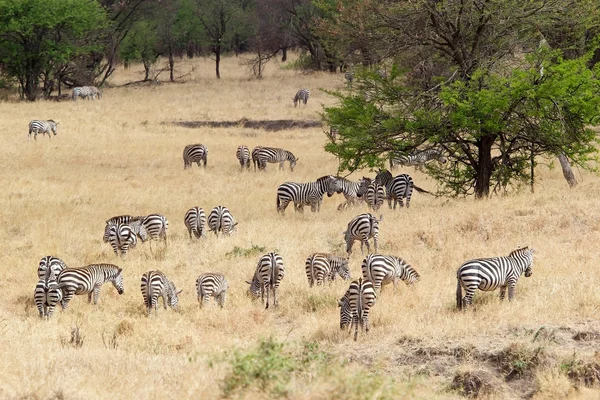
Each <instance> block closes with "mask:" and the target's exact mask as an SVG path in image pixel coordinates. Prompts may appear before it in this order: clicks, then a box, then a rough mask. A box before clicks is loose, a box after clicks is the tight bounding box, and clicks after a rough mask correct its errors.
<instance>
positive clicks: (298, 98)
mask: <svg viewBox="0 0 600 400" xmlns="http://www.w3.org/2000/svg"><path fill="white" fill-rule="evenodd" d="M309 97H310V90H308V89H300V90H298V91H297V92H296V95H295V96H294V98H293V99H292V100H294V107H297V106H298V104H300V102H303V103H304V105H306V103H307V102H308V98H309Z"/></svg>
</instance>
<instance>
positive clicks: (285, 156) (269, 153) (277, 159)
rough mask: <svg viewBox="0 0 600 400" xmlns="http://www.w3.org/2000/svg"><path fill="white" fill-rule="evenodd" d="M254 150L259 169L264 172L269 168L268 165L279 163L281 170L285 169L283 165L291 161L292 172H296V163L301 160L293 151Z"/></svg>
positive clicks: (268, 148) (261, 148)
mask: <svg viewBox="0 0 600 400" xmlns="http://www.w3.org/2000/svg"><path fill="white" fill-rule="evenodd" d="M254 150H256V160H257V161H256V163H257V164H258V169H262V170H264V169H266V168H267V163H279V169H283V164H284V163H285V162H286V161H289V162H290V170H291V171H294V167H295V166H296V162H297V161H298V160H299V159H298V158H296V157H295V156H294V154H293V153H292V152H291V151H287V150H284V149H280V148H276V147H260V148H258V150H257V149H254ZM254 150H253V151H252V153H253V154H252V159H253V160H254V158H255V155H254Z"/></svg>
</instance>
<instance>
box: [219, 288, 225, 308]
mask: <svg viewBox="0 0 600 400" xmlns="http://www.w3.org/2000/svg"><path fill="white" fill-rule="evenodd" d="M226 296H227V294H226V293H225V292H221V294H220V295H219V296H218V297H217V304H218V305H219V306H220V307H221V308H223V307H224V306H225V297H226Z"/></svg>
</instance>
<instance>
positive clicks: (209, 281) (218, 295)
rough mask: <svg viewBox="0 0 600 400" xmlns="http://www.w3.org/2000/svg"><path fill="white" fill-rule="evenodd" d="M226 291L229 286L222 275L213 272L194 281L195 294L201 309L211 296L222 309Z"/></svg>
mask: <svg viewBox="0 0 600 400" xmlns="http://www.w3.org/2000/svg"><path fill="white" fill-rule="evenodd" d="M228 289H229V284H228V283H227V279H225V276H224V275H223V274H221V273H218V272H214V273H205V274H202V275H200V276H199V277H198V279H196V292H197V293H198V303H199V304H200V308H202V307H203V305H204V303H208V300H209V297H211V296H212V297H214V298H215V301H216V302H217V304H218V305H219V307H221V308H223V306H224V305H225V297H226V296H227V290H228Z"/></svg>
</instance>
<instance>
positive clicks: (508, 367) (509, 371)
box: [492, 343, 547, 380]
mask: <svg viewBox="0 0 600 400" xmlns="http://www.w3.org/2000/svg"><path fill="white" fill-rule="evenodd" d="M492 359H493V360H494V361H495V362H496V363H497V364H498V367H499V368H500V370H501V371H502V373H504V374H505V378H506V380H511V379H515V378H520V377H523V376H524V375H529V374H531V373H532V372H533V370H534V369H535V368H537V367H539V366H540V365H543V364H545V363H546V361H547V354H546V352H545V350H544V349H543V348H542V347H535V348H532V347H529V346H527V345H524V344H521V343H512V344H510V345H509V346H508V347H506V348H504V349H503V350H501V351H500V352H499V353H497V354H495V355H494V356H493V357H492Z"/></svg>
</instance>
